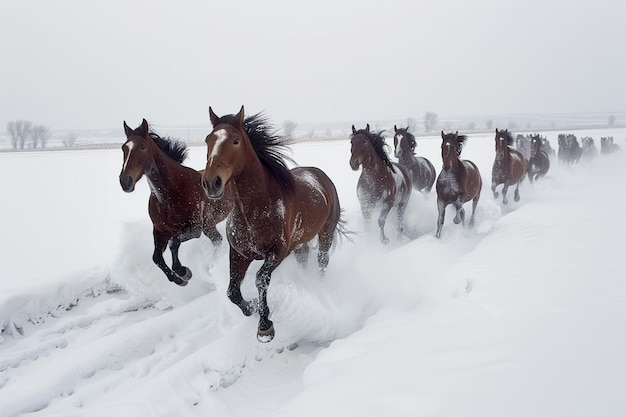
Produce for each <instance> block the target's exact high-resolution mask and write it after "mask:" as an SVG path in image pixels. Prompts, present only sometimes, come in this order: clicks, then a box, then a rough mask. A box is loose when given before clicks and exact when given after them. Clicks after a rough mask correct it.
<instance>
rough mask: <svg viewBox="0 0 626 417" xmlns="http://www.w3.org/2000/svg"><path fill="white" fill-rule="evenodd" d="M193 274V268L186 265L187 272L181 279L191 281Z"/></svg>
mask: <svg viewBox="0 0 626 417" xmlns="http://www.w3.org/2000/svg"><path fill="white" fill-rule="evenodd" d="M192 275H193V274H192V273H191V269H189V268H187V267H185V274H184V275H181V277H180V278H181V279H183V280H185V281H189V280H190V279H191V276H192Z"/></svg>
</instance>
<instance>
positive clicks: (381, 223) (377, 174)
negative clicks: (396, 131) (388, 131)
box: [350, 124, 411, 244]
mask: <svg viewBox="0 0 626 417" xmlns="http://www.w3.org/2000/svg"><path fill="white" fill-rule="evenodd" d="M350 142H351V143H352V147H351V156H350V167H351V168H352V170H353V171H357V170H358V169H359V168H360V167H361V166H362V167H363V169H362V170H361V175H360V176H359V181H358V183H357V187H356V194H357V197H358V199H359V203H360V204H361V213H362V214H363V219H364V220H365V223H366V225H369V223H370V221H371V217H372V210H374V209H377V208H380V214H379V216H378V228H379V229H380V241H381V242H383V243H385V244H386V243H389V239H388V238H387V236H385V222H386V220H387V215H388V214H389V211H390V210H391V209H392V208H393V207H398V235H401V234H402V233H403V230H404V229H403V228H404V226H403V223H404V210H405V209H406V205H407V202H408V201H409V197H410V196H411V179H410V177H409V174H408V173H407V171H406V170H405V169H404V167H402V166H400V165H398V164H396V163H394V162H391V161H390V160H389V156H388V155H387V152H386V150H385V146H386V143H385V138H383V136H382V134H381V133H380V132H379V133H376V132H370V125H369V124H368V125H367V127H366V128H365V129H359V130H356V129H355V128H354V125H352V137H351V138H350Z"/></svg>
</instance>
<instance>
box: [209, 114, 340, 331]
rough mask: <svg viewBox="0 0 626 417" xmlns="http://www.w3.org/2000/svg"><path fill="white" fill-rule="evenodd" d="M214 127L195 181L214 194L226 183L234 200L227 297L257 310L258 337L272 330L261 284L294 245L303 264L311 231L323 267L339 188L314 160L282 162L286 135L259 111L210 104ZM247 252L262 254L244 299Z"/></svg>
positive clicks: (334, 229) (334, 230) (251, 256)
mask: <svg viewBox="0 0 626 417" xmlns="http://www.w3.org/2000/svg"><path fill="white" fill-rule="evenodd" d="M209 117H210V120H211V124H212V126H213V129H212V130H211V132H210V133H209V134H208V135H207V137H206V141H205V142H206V145H207V162H206V168H205V170H204V173H203V175H202V187H203V188H204V191H205V193H206V195H207V196H208V197H209V198H211V199H214V200H220V199H222V198H224V196H225V193H226V190H227V187H228V186H229V185H231V186H232V189H233V199H234V208H233V211H232V212H231V214H230V216H229V217H228V219H227V222H226V232H227V238H228V242H229V244H230V253H229V262H230V283H229V286H228V292H227V295H228V298H229V299H230V301H232V302H233V303H234V304H235V305H237V306H238V307H239V308H240V309H241V311H242V312H243V314H244V315H246V316H250V315H251V314H253V313H254V312H256V311H258V313H259V325H258V332H257V339H258V340H259V341H260V342H264V343H265V342H269V341H271V340H272V339H273V338H274V334H275V331H274V324H273V322H272V321H271V320H270V319H269V315H270V310H269V307H268V305H267V291H268V287H269V285H270V280H271V277H272V272H273V271H274V270H275V269H276V268H277V267H278V266H279V265H280V264H281V262H283V260H284V259H285V258H286V257H287V256H288V255H289V254H290V253H291V252H293V253H294V254H295V255H296V259H297V261H298V262H299V263H300V264H301V265H304V264H305V263H306V260H307V258H308V255H309V243H308V242H310V241H311V240H312V239H314V238H315V236H317V238H318V249H319V253H318V255H317V260H318V265H319V270H320V272H321V273H323V272H324V271H326V268H327V266H328V262H329V250H330V248H331V246H332V244H333V239H334V237H335V235H336V234H338V233H341V232H342V228H341V223H340V217H341V207H340V204H339V196H338V194H337V190H336V188H335V185H334V184H333V182H332V181H331V179H330V178H329V177H328V176H327V175H326V174H325V173H324V172H323V171H322V170H320V169H319V168H315V167H296V168H293V169H289V168H288V166H287V162H289V161H291V160H288V159H287V157H286V156H285V154H284V150H286V149H287V145H288V142H287V139H286V138H285V137H282V136H280V135H278V134H276V133H274V132H273V131H272V126H271V124H270V123H269V121H268V120H267V118H266V117H265V116H263V115H262V114H260V113H259V114H256V115H254V116H250V117H247V118H246V117H245V113H244V107H243V106H241V110H239V112H238V113H237V114H236V115H232V114H230V115H225V116H222V117H218V116H217V115H216V114H215V113H214V112H213V109H212V108H210V107H209ZM253 260H263V264H262V266H261V267H260V269H259V270H258V272H257V274H256V287H257V290H258V294H259V297H258V299H256V300H251V301H246V300H244V298H243V297H242V294H241V283H242V281H243V279H244V277H245V274H246V271H247V270H248V267H249V266H250V264H251V263H252V261H253Z"/></svg>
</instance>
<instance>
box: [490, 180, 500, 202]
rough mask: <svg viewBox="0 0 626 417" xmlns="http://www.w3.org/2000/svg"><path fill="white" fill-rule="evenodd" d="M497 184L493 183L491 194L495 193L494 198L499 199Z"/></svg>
mask: <svg viewBox="0 0 626 417" xmlns="http://www.w3.org/2000/svg"><path fill="white" fill-rule="evenodd" d="M496 186H497V185H496V183H495V182H492V183H491V192H492V193H493V198H498V192H497V191H496Z"/></svg>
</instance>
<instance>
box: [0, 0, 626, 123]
mask: <svg viewBox="0 0 626 417" xmlns="http://www.w3.org/2000/svg"><path fill="white" fill-rule="evenodd" d="M625 18H626V2H624V1H623V0H593V1H591V0H577V1H571V0H519V1H517V0H510V1H498V0H493V1H490V0H475V1H471V2H470V1H461V0H445V1H439V0H437V1H435V0H431V1H423V0H386V1H371V0H354V1H340V0H315V1H286V0H285V1H280V0H263V1H185V0H183V1H178V0H177V1H171V2H170V1H163V0H150V1H148V0H146V1H119V0H113V1H112V0H106V1H101V0H94V1H83V0H55V1H44V0H39V1H34V0H33V1H21V0H2V2H0V50H1V51H2V55H3V58H2V63H1V65H0V130H4V128H5V127H6V124H7V122H9V121H11V120H18V119H27V120H31V121H33V122H34V123H37V124H45V125H47V126H49V127H51V128H52V129H79V128H80V129H89V128H111V127H113V128H115V127H117V126H121V125H122V121H123V120H127V121H128V122H129V124H130V125H137V124H138V123H139V122H140V120H141V118H144V117H145V118H146V119H148V120H150V121H151V122H153V123H156V124H157V125H161V126H164V125H166V126H174V125H203V124H208V107H209V105H211V106H213V108H214V110H215V111H216V112H217V113H218V114H226V113H235V112H236V111H238V109H239V107H240V106H241V105H242V104H244V105H245V106H246V110H247V111H248V112H250V113H251V112H257V111H261V110H265V111H266V112H267V113H268V115H269V116H270V117H272V118H273V119H274V120H275V121H276V122H277V123H281V122H282V121H284V120H287V119H290V120H294V121H296V122H331V121H347V122H352V121H363V120H383V119H402V118H406V117H415V118H421V117H422V115H423V114H424V112H425V111H429V110H430V111H435V112H436V113H438V114H439V115H440V116H448V117H449V116H465V115H481V114H495V115H498V114H507V113H554V112H557V113H561V112H563V113H571V112H623V111H626V53H624V52H625V48H624V43H623V42H624V39H625V34H624V29H623V28H624V19H625ZM120 129H121V128H120Z"/></svg>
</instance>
